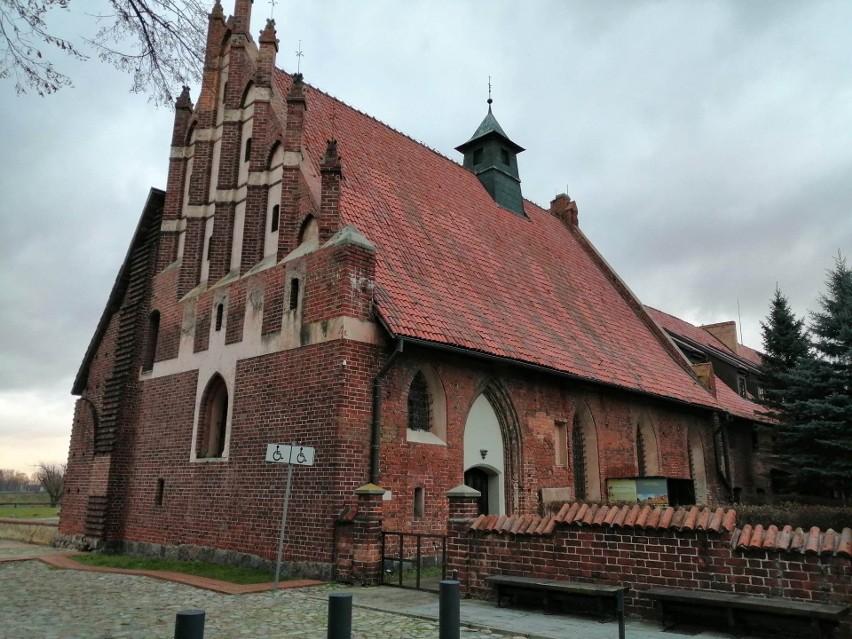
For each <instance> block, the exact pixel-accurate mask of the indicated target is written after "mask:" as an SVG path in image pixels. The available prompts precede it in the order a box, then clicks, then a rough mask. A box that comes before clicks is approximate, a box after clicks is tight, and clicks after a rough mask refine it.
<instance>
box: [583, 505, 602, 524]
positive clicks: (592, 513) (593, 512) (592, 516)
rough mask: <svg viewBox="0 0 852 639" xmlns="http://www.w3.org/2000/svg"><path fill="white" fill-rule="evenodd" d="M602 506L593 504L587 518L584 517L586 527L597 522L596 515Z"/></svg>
mask: <svg viewBox="0 0 852 639" xmlns="http://www.w3.org/2000/svg"><path fill="white" fill-rule="evenodd" d="M599 508H600V506H598V505H597V504H592V507H591V508H589V510H588V511H587V512H586V516H585V517H583V524H584V525H586V526H590V525H591V524H592V522H593V521H594V520H595V515H596V514H597V512H598V509H599Z"/></svg>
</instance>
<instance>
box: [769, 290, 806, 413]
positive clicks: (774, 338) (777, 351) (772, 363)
mask: <svg viewBox="0 0 852 639" xmlns="http://www.w3.org/2000/svg"><path fill="white" fill-rule="evenodd" d="M760 326H761V328H762V331H763V362H762V364H761V367H760V368H761V375H762V382H763V389H764V397H763V399H762V402H761V403H763V404H764V405H765V406H767V407H768V408H769V409H770V410H771V411H772V413H773V414H774V415H775V416H776V417H778V418H780V416H781V415H780V413H782V412H783V404H784V391H785V389H786V387H787V380H786V377H785V376H786V375H787V374H788V373H789V372H790V371H791V370H792V369H793V368H795V366H796V364H798V363H799V361H800V360H801V359H803V358H805V357H807V356H808V338H807V334H806V332H805V321H804V319H801V318H797V317H796V316H795V315H794V314H793V311H792V310H791V309H790V303H789V302H788V301H787V297H786V296H785V295H784V294H783V293H782V292H781V289H780V288H778V287H777V286H776V288H775V297H774V298H773V299H772V302H771V303H770V309H769V315H768V316H767V317H766V321H765V322H761V323H760Z"/></svg>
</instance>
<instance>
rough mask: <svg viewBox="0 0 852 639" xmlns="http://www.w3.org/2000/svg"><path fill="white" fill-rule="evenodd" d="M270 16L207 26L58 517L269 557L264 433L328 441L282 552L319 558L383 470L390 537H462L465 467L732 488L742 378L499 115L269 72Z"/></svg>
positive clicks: (543, 504) (94, 354)
mask: <svg viewBox="0 0 852 639" xmlns="http://www.w3.org/2000/svg"><path fill="white" fill-rule="evenodd" d="M251 8H252V2H251V0H236V2H235V13H234V15H233V16H231V17H228V18H226V17H225V15H224V13H223V10H222V7H221V6H220V5H219V4H218V2H217V4H216V5H215V7H214V8H213V10H212V13H211V14H210V16H209V31H208V38H207V50H206V57H205V66H204V77H203V83H202V87H201V92H200V95H199V96H198V99H197V102H196V103H195V104H193V102H192V101H191V98H190V95H189V92H188V91H184V93H183V94H182V95H181V96H180V98H179V99H178V100H177V102H176V105H175V106H176V109H175V120H174V129H173V134H172V142H171V149H170V152H169V172H168V183H167V185H166V190H165V191H161V190H158V189H152V190H151V192H150V195H149V197H148V200H147V202H146V203H145V206H144V209H143V211H142V215H141V217H140V220H139V224H138V226H137V229H136V232H135V234H134V236H133V238H132V239H131V241H130V246H129V249H128V252H127V256H126V258H125V261H124V263H123V264H122V266H121V269H120V271H119V273H118V276H117V278H116V281H115V285H114V287H113V289H112V291H111V293H110V295H109V299H108V302H107V305H106V308H105V310H104V312H103V315H102V317H101V319H100V322H99V324H98V326H97V329H96V332H95V334H94V336H93V338H92V341H91V343H90V345H89V348H88V350H87V352H86V354H85V357H84V360H83V363H82V365H81V367H80V370H79V372H78V374H77V377H76V380H75V382H74V387H73V393H74V394H75V395H77V396H79V399H78V401H77V403H76V409H75V414H74V424H73V432H72V438H71V446H70V452H69V459H68V469H67V477H66V494H65V495H64V497H63V502H62V516H61V522H60V533H61V534H62V535H64V536H65V538H66V539H67V540H69V541H73V542H75V543H78V544H88V545H101V544H105V545H121V544H126V543H143V544H152V545H160V546H162V547H173V546H180V545H186V544H189V545H193V546H195V547H200V548H205V549H210V551H211V552H213V551H214V549H215V550H216V551H218V550H226V551H230V552H235V553H241V554H244V555H253V556H257V557H261V558H264V559H271V558H272V557H274V555H275V550H276V541H277V535H278V530H279V524H280V519H281V512H282V498H283V489H284V477H285V474H284V471H283V468H284V467H283V466H281V465H278V464H272V463H267V462H266V461H265V455H266V446H267V444H269V443H298V444H301V445H303V446H310V447H313V448H314V449H315V451H316V457H315V465H314V466H312V467H299V468H296V469H295V472H294V473H293V496H292V499H291V502H290V509H289V523H288V536H287V547H286V550H285V559H286V561H287V562H288V563H290V564H291V565H297V566H299V567H300V569H301V570H302V571H303V572H305V573H314V574H319V575H324V574H328V567H329V566H330V565H331V563H332V562H333V560H334V559H333V558H334V553H335V527H336V524H335V522H338V521H339V520H340V519H341V517H342V516H343V517H345V515H342V513H346V512H349V511H351V509H352V508H353V506H354V505H355V503H356V497H355V491H356V489H359V487H363V486H365V485H375V486H379V487H381V488H382V489H384V491H385V492H384V494H383V500H382V502H381V507H382V519H383V526H384V527H385V528H386V529H387V530H396V531H411V532H441V531H443V530H444V529H445V527H446V521H447V515H448V506H447V501H446V499H445V497H444V495H445V493H446V492H447V491H448V490H450V489H452V488H454V487H456V486H459V485H460V484H463V483H464V484H467V485H468V486H471V487H473V488H475V489H477V490H478V491H479V492H480V497H479V509H480V511H481V512H483V513H489V514H507V515H513V514H540V513H542V512H544V511H545V510H546V509H548V508H552V507H553V504H561V503H564V502H566V501H570V500H585V501H590V502H597V501H606V500H607V499H620V498H623V495H624V493H623V492H620V491H624V490H627V491H628V493H629V491H630V490H633V495H634V496H635V495H636V494H637V491H638V492H639V493H641V492H642V490H643V489H641V488H636V487H637V486H640V485H641V482H642V480H648V481H649V482H651V480H653V482H651V483H653V484H654V485H656V486H658V487H659V486H663V488H662V489H659V488H658V490H662V494H661V495H650V494H649V495H646V496H647V497H651V498H663V499H667V500H668V501H669V502H670V503H680V504H685V503H699V504H702V503H708V504H716V503H719V502H722V501H725V500H728V499H729V498H730V497H731V495H732V486H731V483H730V459H729V457H730V451H729V449H728V446H727V443H726V442H727V436H726V431H725V424H727V423H728V422H729V420H728V417H729V416H730V415H731V414H736V410H734V409H732V408H731V403H730V402H728V401H727V400H726V398H727V397H728V394H725V393H719V392H716V386H715V384H714V382H713V379H712V377H713V372H712V369H710V370H709V371H708V369H707V367H706V366H703V365H702V364H696V365H693V364H692V363H691V362H690V360H689V359H688V358H687V357H686V356H685V355H684V353H683V352H682V350H681V349H680V348H679V347H678V345H677V344H676V343H675V342H674V341H673V340H672V339H671V338H670V337H669V335H668V334H667V333H666V332H665V330H663V328H662V326H661V325H660V324H659V323H658V322H657V321H656V320H655V319H654V317H653V316H652V315H651V314H649V312H648V311H647V310H646V309H645V308H644V307H643V305H642V304H641V303H640V301H639V300H637V299H636V298H635V296H634V295H633V294H632V293H631V291H630V290H629V289H628V288H627V286H626V285H625V284H624V283H623V282H622V280H621V279H620V278H619V277H618V275H617V274H616V273H614V272H613V271H612V269H611V268H610V267H609V266H608V265H607V263H606V261H605V260H604V258H603V257H602V256H601V255H600V254H599V253H598V252H597V251H596V249H595V248H594V247H593V246H592V245H591V243H590V242H589V240H588V239H587V238H586V237H585V235H584V234H583V232H582V231H581V230H580V227H579V218H578V209H577V206H576V204H575V203H574V202H573V201H572V200H571V199H570V198H568V197H567V196H565V195H561V196H557V197H556V198H555V199H554V200H553V201H552V202H551V203H550V205H549V207H548V208H543V207H541V206H539V205H537V204H535V203H533V202H530V201H529V200H526V199H524V198H523V195H522V191H521V172H520V170H519V163H518V158H519V155H520V154H521V152H522V151H523V150H524V149H523V148H522V147H521V146H520V145H519V144H518V143H516V142H515V141H514V140H512V139H511V138H510V137H509V135H508V134H507V133H506V132H505V131H504V130H503V128H502V127H501V126H500V124H498V122H497V119H496V118H495V116H494V114H493V113H492V108H491V105H490V104H489V105H488V110H487V113H486V115H485V118H484V119H483V120H482V123H481V124H480V125H479V127H478V128H476V123H475V122H473V123H470V126H469V127H468V125H466V124H459V123H456V124H457V125H458V127H459V129H460V130H461V129H464V130H465V132H467V131H469V130H474V133H473V135H472V136H471V137H470V138H469V139H467V140H465V139H464V138H465V137H466V136H464V135H462V136H460V140H459V142H460V143H461V144H460V145H459V146H458V147H457V150H458V152H459V155H458V156H457V157H455V158H447V157H444V156H442V155H440V154H439V153H436V152H435V151H433V150H431V149H429V148H426V147H425V146H423V145H421V144H419V143H417V142H415V141H414V140H412V139H410V138H408V137H406V136H405V135H403V134H402V133H400V132H398V131H395V130H393V129H391V128H390V127H388V126H386V125H384V124H382V123H381V122H379V121H377V120H375V119H373V118H372V117H370V116H368V115H366V114H364V113H362V112H360V111H358V110H356V109H354V108H352V107H350V106H348V105H346V104H344V103H343V102H340V101H339V100H336V99H334V98H332V97H331V96H329V95H327V94H325V93H323V92H322V91H320V90H318V89H316V88H314V87H312V86H310V85H309V84H307V83H305V82H304V81H303V79H302V76H301V75H299V74H295V75H291V74H288V73H285V72H283V71H282V70H280V69H278V68H276V66H275V60H276V52H277V50H278V40H277V39H276V31H275V26H274V23H273V22H272V21H268V22H267V24H266V26H265V28H264V29H263V30H262V31H260V32H259V36H258V37H257V41H255V39H254V36H253V35H252V32H251V26H250V23H251ZM489 102H490V101H489ZM734 395H735V394H734ZM734 403H736V402H734ZM732 410H733V413H732ZM649 485H650V484H649ZM640 497H641V495H640Z"/></svg>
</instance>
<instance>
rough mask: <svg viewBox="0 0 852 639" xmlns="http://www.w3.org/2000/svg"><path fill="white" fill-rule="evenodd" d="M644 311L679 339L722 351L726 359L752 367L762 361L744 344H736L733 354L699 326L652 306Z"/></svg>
mask: <svg viewBox="0 0 852 639" xmlns="http://www.w3.org/2000/svg"><path fill="white" fill-rule="evenodd" d="M645 310H646V311H648V313H649V314H650V316H651V317H653V318H654V320H655V321H656V322H657V323H658V324H659V325H660V326H662V327H663V328H664V329H666V330H667V331H668V332H669V333H674V334H675V335H680V336H681V337H685V338H686V339H688V340H690V341H693V342H696V343H698V344H701V345H702V346H706V347H708V348H712V349H716V350H717V351H722V353H724V354H725V355H727V356H728V357H736V358H738V359H741V360H743V361H744V362H746V363H748V364H751V365H752V366H760V364H761V363H762V361H763V360H762V359H761V357H760V353H758V352H757V351H756V350H754V349H753V348H749V347H748V346H745V345H744V344H738V345H737V352H736V353H734V352H733V351H732V350H731V349H730V348H728V347H727V346H726V345H725V343H724V342H722V340H720V339H718V338H717V337H716V336H715V335H713V334H712V333H710V332H709V331H706V330H704V329H703V328H701V327H699V326H695V325H694V324H690V323H689V322H687V321H685V320H682V319H680V318H679V317H675V316H674V315H670V314H669V313H665V312H663V311H661V310H658V309H656V308H653V307H652V306H645Z"/></svg>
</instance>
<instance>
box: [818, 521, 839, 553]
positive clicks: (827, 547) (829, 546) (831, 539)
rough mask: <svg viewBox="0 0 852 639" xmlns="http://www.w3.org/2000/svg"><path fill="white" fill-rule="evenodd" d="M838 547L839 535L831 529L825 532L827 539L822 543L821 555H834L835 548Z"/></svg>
mask: <svg viewBox="0 0 852 639" xmlns="http://www.w3.org/2000/svg"><path fill="white" fill-rule="evenodd" d="M836 545H837V533H836V532H834V530H832V529H831V528H829V529H828V530H826V531H825V538H824V539H823V542H822V549H821V550H820V553H821V554H832V555H833V554H834V548H835V546H836Z"/></svg>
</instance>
